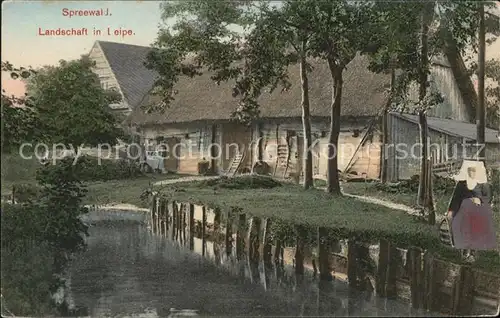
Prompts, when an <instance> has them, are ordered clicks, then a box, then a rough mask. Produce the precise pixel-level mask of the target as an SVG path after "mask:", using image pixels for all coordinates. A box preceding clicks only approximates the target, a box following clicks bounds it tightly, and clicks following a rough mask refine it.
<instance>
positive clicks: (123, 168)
mask: <svg viewBox="0 0 500 318" xmlns="http://www.w3.org/2000/svg"><path fill="white" fill-rule="evenodd" d="M77 175H78V178H79V180H80V181H107V180H119V179H130V178H136V177H139V176H142V175H143V173H142V172H141V170H140V168H139V166H138V165H137V164H136V163H135V162H132V161H129V160H125V159H120V160H112V159H101V161H100V163H99V159H98V158H96V157H92V156H81V157H79V158H78V171H77Z"/></svg>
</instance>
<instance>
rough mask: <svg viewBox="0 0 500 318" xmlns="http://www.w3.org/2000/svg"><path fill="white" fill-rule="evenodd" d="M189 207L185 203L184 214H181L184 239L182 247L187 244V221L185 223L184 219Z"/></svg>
mask: <svg viewBox="0 0 500 318" xmlns="http://www.w3.org/2000/svg"><path fill="white" fill-rule="evenodd" d="M189 207H190V204H189V203H186V206H185V209H184V213H182V237H183V239H184V245H186V244H187V237H186V227H187V221H186V219H187V217H188V213H189Z"/></svg>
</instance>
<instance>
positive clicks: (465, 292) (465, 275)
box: [459, 265, 474, 316]
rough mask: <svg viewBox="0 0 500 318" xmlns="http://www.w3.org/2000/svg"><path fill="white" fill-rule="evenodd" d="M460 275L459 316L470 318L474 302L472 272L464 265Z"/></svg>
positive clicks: (469, 267)
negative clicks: (468, 317)
mask: <svg viewBox="0 0 500 318" xmlns="http://www.w3.org/2000/svg"><path fill="white" fill-rule="evenodd" d="M460 274H461V287H462V290H461V293H460V301H459V303H460V307H459V314H460V315H463V316H470V315H471V314H472V307H473V302H474V272H473V271H472V268H471V266H468V265H464V266H462V271H461V273H460Z"/></svg>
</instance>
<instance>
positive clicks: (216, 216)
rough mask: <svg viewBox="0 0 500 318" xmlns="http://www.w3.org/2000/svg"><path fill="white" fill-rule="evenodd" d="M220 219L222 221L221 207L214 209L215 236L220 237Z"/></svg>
mask: <svg viewBox="0 0 500 318" xmlns="http://www.w3.org/2000/svg"><path fill="white" fill-rule="evenodd" d="M220 221H221V212H220V208H215V209H214V238H215V239H218V238H219V229H220Z"/></svg>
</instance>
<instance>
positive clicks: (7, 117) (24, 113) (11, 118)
mask: <svg viewBox="0 0 500 318" xmlns="http://www.w3.org/2000/svg"><path fill="white" fill-rule="evenodd" d="M2 72H8V73H10V76H11V77H12V78H13V79H18V78H19V79H21V80H23V79H27V78H28V77H29V76H31V75H32V74H34V71H33V70H31V69H26V68H15V67H14V66H13V65H12V64H10V63H8V62H2ZM1 98H2V99H1V102H2V139H1V145H2V152H3V153H8V152H11V151H14V150H18V149H19V146H21V145H22V144H23V143H25V142H34V141H36V140H40V139H41V138H42V132H41V130H39V129H38V128H37V127H38V123H37V116H36V112H35V111H34V110H33V109H32V108H30V107H23V106H26V105H25V97H24V96H23V97H16V96H14V95H7V92H6V91H5V90H4V89H2V97H1Z"/></svg>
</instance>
